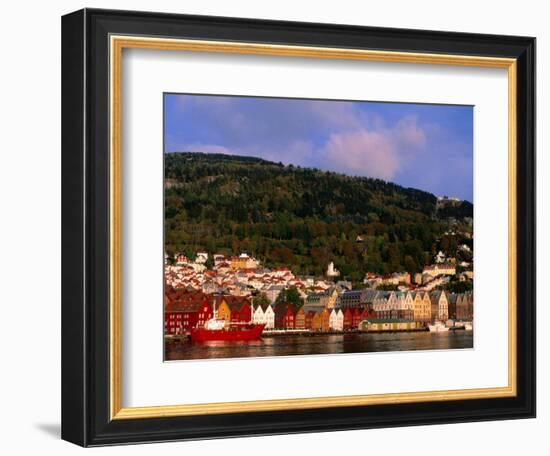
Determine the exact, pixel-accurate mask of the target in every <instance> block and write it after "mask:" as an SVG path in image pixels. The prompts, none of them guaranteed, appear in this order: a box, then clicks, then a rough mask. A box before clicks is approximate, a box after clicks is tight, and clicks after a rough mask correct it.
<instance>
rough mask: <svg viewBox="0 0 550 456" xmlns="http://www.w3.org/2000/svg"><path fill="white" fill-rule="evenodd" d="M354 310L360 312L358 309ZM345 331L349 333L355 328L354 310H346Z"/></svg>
mask: <svg viewBox="0 0 550 456" xmlns="http://www.w3.org/2000/svg"><path fill="white" fill-rule="evenodd" d="M354 310H359V309H358V308H355V309H354ZM343 329H344V331H349V330H350V329H354V326H353V310H352V309H350V308H349V307H347V308H346V309H345V310H344V328H343Z"/></svg>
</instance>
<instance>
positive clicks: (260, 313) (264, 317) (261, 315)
mask: <svg viewBox="0 0 550 456" xmlns="http://www.w3.org/2000/svg"><path fill="white" fill-rule="evenodd" d="M252 321H253V322H254V323H256V324H264V323H265V329H273V328H274V327H275V312H274V311H273V307H271V305H268V306H263V307H262V306H256V308H255V309H254V314H253V315H252Z"/></svg>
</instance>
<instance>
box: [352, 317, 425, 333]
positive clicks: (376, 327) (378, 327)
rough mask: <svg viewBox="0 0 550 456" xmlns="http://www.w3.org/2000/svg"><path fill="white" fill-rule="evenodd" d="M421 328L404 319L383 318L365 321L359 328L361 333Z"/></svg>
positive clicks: (417, 324)
mask: <svg viewBox="0 0 550 456" xmlns="http://www.w3.org/2000/svg"><path fill="white" fill-rule="evenodd" d="M418 328H420V324H419V323H417V322H415V321H413V320H407V319H403V318H381V319H376V320H368V319H367V320H363V321H362V322H361V324H360V326H359V329H360V330H361V331H367V332H368V331H411V330H413V329H418Z"/></svg>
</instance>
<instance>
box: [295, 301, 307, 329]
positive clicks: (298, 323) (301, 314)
mask: <svg viewBox="0 0 550 456" xmlns="http://www.w3.org/2000/svg"><path fill="white" fill-rule="evenodd" d="M294 329H306V313H305V311H304V306H302V307H300V308H299V309H298V310H297V312H296V315H295V316H294Z"/></svg>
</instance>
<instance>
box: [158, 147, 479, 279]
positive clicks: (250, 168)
mask: <svg viewBox="0 0 550 456" xmlns="http://www.w3.org/2000/svg"><path fill="white" fill-rule="evenodd" d="M436 201H437V198H436V197H435V196H434V195H432V194H431V193H427V192H424V191H421V190H417V189H412V188H404V187H401V186H399V185H396V184H393V183H389V182H385V181H382V180H380V179H371V178H365V177H352V176H347V175H343V174H338V173H334V172H326V171H320V170H317V169H312V168H302V167H296V166H292V165H288V166H285V165H283V164H281V163H274V162H270V161H266V160H263V159H259V158H254V157H241V156H232V155H221V154H203V153H190V152H183V153H170V154H166V155H165V243H166V251H167V252H168V253H169V254H173V253H176V252H185V253H187V254H188V255H190V256H192V255H193V253H194V252H196V251H197V250H198V249H205V250H207V251H208V252H210V253H214V252H221V253H225V254H230V255H235V254H238V253H240V252H247V253H249V254H252V255H255V256H256V257H258V258H259V259H260V260H262V261H263V262H264V264H265V265H266V266H268V267H276V266H287V267H290V268H291V269H292V270H293V272H294V273H296V274H312V275H320V274H322V273H323V271H324V270H325V269H326V266H327V264H328V262H329V261H334V262H335V265H336V267H337V268H338V269H340V271H341V273H342V275H343V276H345V277H346V278H348V279H350V280H352V281H359V280H361V279H362V277H363V275H364V273H365V272H366V271H372V272H378V273H387V272H393V271H399V270H407V271H409V272H411V273H414V272H417V271H419V270H421V268H422V266H423V265H424V264H427V263H429V262H430V261H431V258H432V255H433V254H434V253H435V252H436V251H437V250H438V249H440V248H442V247H443V249H444V250H445V251H446V253H449V254H454V253H455V252H456V247H457V243H458V242H468V241H467V240H465V239H460V236H454V237H453V239H443V238H444V236H443V233H444V231H445V230H446V229H447V228H448V217H450V216H455V215H456V216H457V217H458V223H459V225H460V226H461V227H462V228H461V229H463V230H467V227H466V224H464V223H462V222H461V220H462V218H463V217H464V216H471V213H472V207H471V204H470V203H464V204H463V205H461V208H460V211H459V213H457V214H449V213H448V211H447V213H446V214H445V218H440V217H439V216H438V212H437V210H436ZM455 238H456V239H455Z"/></svg>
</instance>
